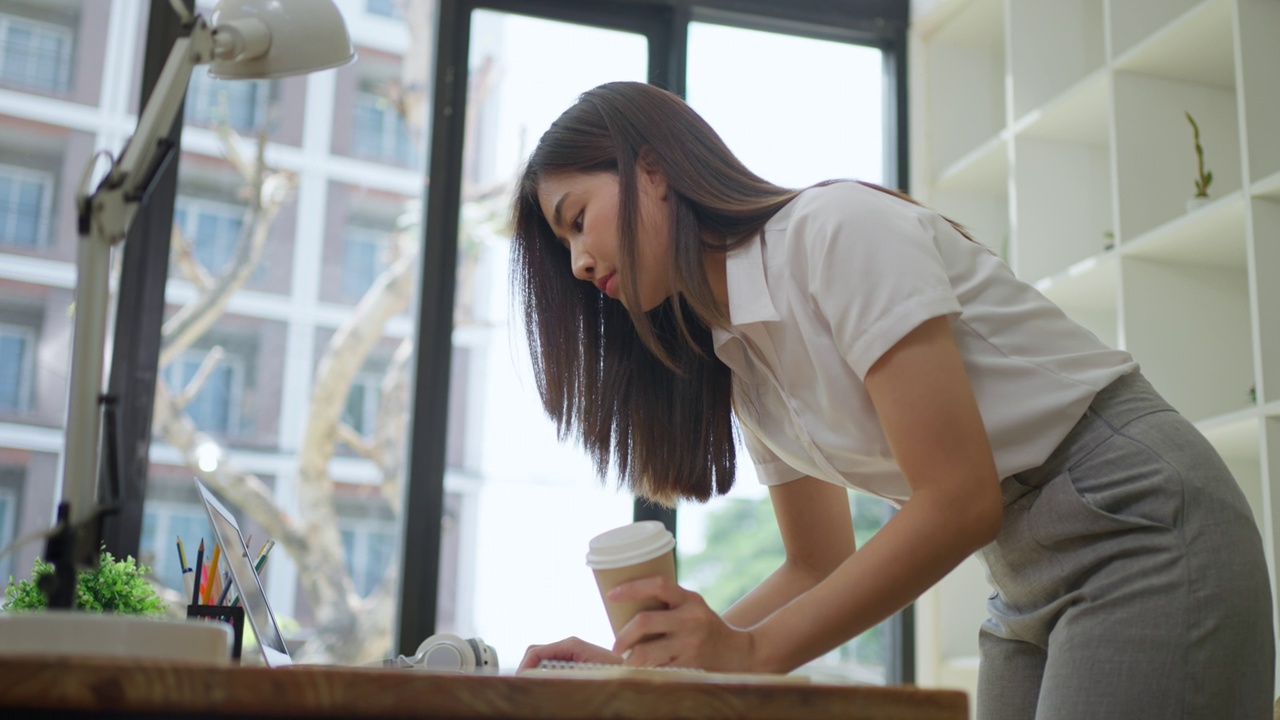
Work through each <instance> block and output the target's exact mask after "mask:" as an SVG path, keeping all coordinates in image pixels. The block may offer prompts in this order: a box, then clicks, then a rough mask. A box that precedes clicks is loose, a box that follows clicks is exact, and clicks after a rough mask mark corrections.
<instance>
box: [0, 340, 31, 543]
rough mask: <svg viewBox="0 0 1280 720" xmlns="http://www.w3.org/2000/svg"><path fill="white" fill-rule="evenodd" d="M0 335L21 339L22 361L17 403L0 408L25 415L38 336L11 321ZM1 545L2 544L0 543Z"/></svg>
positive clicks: (7, 411) (29, 409) (29, 396)
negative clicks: (9, 407) (8, 407)
mask: <svg viewBox="0 0 1280 720" xmlns="http://www.w3.org/2000/svg"><path fill="white" fill-rule="evenodd" d="M0 335H11V336H16V337H18V338H21V339H22V341H23V348H22V361H21V366H20V367H19V368H18V404H17V407H14V408H12V409H3V408H0V410H2V411H3V412H5V413H6V414H7V413H13V414H14V415H25V414H27V413H28V412H30V411H31V405H32V397H31V396H32V393H33V392H34V391H35V388H34V386H33V383H34V382H35V357H34V355H35V353H34V352H33V351H34V350H35V348H36V343H37V340H38V338H37V337H36V331H35V329H34V328H31V327H29V326H26V325H14V324H11V323H0ZM0 547H3V545H0Z"/></svg>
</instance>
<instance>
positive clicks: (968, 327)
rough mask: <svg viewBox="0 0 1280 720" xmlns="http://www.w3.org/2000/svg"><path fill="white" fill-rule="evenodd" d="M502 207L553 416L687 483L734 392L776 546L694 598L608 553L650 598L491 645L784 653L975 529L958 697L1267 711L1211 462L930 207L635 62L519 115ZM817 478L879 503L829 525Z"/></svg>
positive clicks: (1254, 638)
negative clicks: (795, 182)
mask: <svg viewBox="0 0 1280 720" xmlns="http://www.w3.org/2000/svg"><path fill="white" fill-rule="evenodd" d="M514 214H515V232H514V244H513V249H512V259H513V276H514V281H515V283H516V286H517V288H518V294H519V297H520V299H521V301H522V304H523V309H524V318H525V324H526V328H527V332H528V334H529V339H530V345H531V348H532V355H533V363H534V368H535V374H536V376H537V377H538V378H539V391H540V393H541V395H542V399H543V403H544V406H545V407H546V409H547V412H548V413H549V414H550V415H551V417H552V418H554V419H555V421H556V423H557V424H558V427H559V429H560V432H561V435H562V436H570V435H572V436H574V437H575V438H576V439H578V440H579V441H581V442H582V443H583V444H584V445H585V447H586V448H587V449H588V450H589V451H590V452H591V454H592V455H593V457H594V459H595V461H596V464H597V468H598V469H599V470H600V471H601V472H602V474H603V472H604V471H605V470H606V469H607V468H608V467H609V465H610V464H611V463H612V464H615V465H616V467H617V470H618V472H619V474H620V477H621V478H622V480H623V482H625V483H626V484H627V485H629V487H630V488H631V489H632V490H633V491H634V492H635V493H637V494H639V495H641V496H644V497H647V498H650V499H653V500H655V501H658V502H664V503H674V502H675V501H676V500H678V499H680V498H692V499H696V500H706V499H707V498H709V497H711V496H712V495H713V494H718V493H724V492H726V491H728V489H729V487H730V486H731V484H732V482H733V477H734V464H735V458H734V429H733V428H734V419H735V418H736V420H737V421H738V425H739V427H740V430H741V434H742V439H743V440H744V443H745V445H746V447H747V448H748V450H749V451H750V453H751V456H752V459H753V460H754V462H755V464H756V467H757V472H758V474H759V476H760V478H761V479H762V481H763V482H764V483H765V484H766V485H768V486H769V492H770V498H771V500H772V503H773V507H774V511H775V513H776V516H777V520H778V527H779V529H780V531H781V534H782V538H783V543H784V545H785V548H786V561H785V563H784V564H783V565H782V567H780V568H779V569H778V570H777V571H776V572H775V573H774V574H773V575H771V576H770V577H769V578H768V579H766V580H765V581H764V582H763V583H762V584H761V585H760V586H759V587H757V588H756V589H755V590H753V591H752V592H751V593H749V594H748V595H747V596H745V597H744V598H742V599H741V600H740V601H739V602H737V603H736V604H734V605H733V606H732V607H731V608H729V609H728V610H727V611H725V612H724V614H723V615H720V616H718V615H716V613H714V612H713V611H711V610H710V609H709V608H708V607H707V605H706V603H705V602H704V601H703V600H702V598H701V597H699V596H698V595H697V594H696V593H693V592H689V591H687V590H684V589H682V588H680V587H678V586H676V585H674V584H671V583H669V582H665V581H662V580H660V579H657V578H652V579H646V580H639V581H636V582H633V583H629V584H627V585H624V586H622V587H620V588H618V589H617V590H616V591H615V599H618V600H629V599H637V598H642V597H651V598H658V599H660V600H662V601H663V602H665V603H666V605H667V606H668V609H667V610H665V611H656V612H648V613H642V614H640V615H638V616H637V617H636V618H635V619H634V620H633V621H632V622H631V623H630V624H629V625H628V626H626V627H625V628H623V630H622V631H621V632H620V633H619V634H618V637H617V642H616V643H615V645H614V646H613V648H612V649H611V650H606V649H604V648H597V647H594V646H591V645H588V644H587V643H584V642H582V641H579V640H576V639H572V638H571V639H569V640H565V641H562V642H559V643H555V644H552V645H546V646H535V647H533V648H530V650H529V652H528V653H527V654H526V656H525V659H524V661H523V663H522V666H523V667H530V666H533V665H536V664H537V663H538V662H539V661H541V660H543V659H562V660H563V659H567V660H576V661H590V662H623V661H624V658H625V662H626V663H629V664H633V665H676V666H691V667H702V668H706V669H712V670H725V671H768V672H786V671H790V670H792V669H794V668H796V667H798V666H799V665H801V664H803V663H805V662H807V661H809V660H811V659H813V658H815V657H818V656H819V655H821V654H823V653H825V652H827V651H829V650H831V649H832V648H835V647H836V646H838V645H840V644H842V643H844V642H846V641H847V640H849V639H850V638H852V637H854V636H856V635H858V634H859V633H861V632H863V631H865V630H867V629H868V628H871V627H872V626H874V625H875V624H877V623H878V622H880V621H881V620H883V619H885V618H886V617H888V616H890V615H891V614H893V613H894V612H896V611H898V610H900V609H901V608H902V607H904V606H905V605H907V604H909V603H910V602H911V601H913V600H914V599H915V598H916V597H917V596H918V595H919V594H920V593H921V592H923V591H924V590H926V589H927V588H929V587H930V586H931V585H933V584H934V583H935V582H937V581H938V580H939V579H941V578H942V577H943V576H945V575H946V574H947V573H948V572H949V571H950V570H951V569H953V568H954V567H955V566H956V565H957V564H959V563H960V562H961V561H962V560H963V559H964V558H965V557H967V556H968V555H969V554H971V553H974V552H981V554H982V558H983V559H984V561H985V563H986V565H987V567H988V570H989V576H990V578H991V581H992V584H993V586H994V587H995V589H996V593H995V594H994V595H992V597H991V600H990V602H989V609H990V613H991V617H990V618H989V619H988V620H987V621H986V622H985V623H984V624H983V626H982V628H981V630H980V646H981V654H982V665H981V671H980V680H979V689H978V695H979V697H978V706H979V712H980V714H981V715H982V716H983V717H990V718H1030V717H1037V718H1102V717H1126V718H1135V717H1159V718H1175V717H1186V718H1193V717H1194V718H1209V717H1212V718H1225V717H1242V718H1243V717H1264V715H1265V713H1266V712H1267V711H1268V708H1269V707H1270V699H1271V692H1272V683H1273V666H1274V650H1273V647H1272V630H1271V627H1272V620H1271V600H1270V585H1269V583H1268V579H1267V569H1266V566H1265V563H1264V559H1263V554H1262V548H1261V542H1260V538H1259V534H1258V531H1257V528H1256V526H1255V525H1254V522H1253V519H1252V515H1251V513H1250V510H1249V507H1248V506H1247V504H1246V502H1245V500H1244V497H1243V495H1242V494H1241V492H1240V491H1239V489H1238V487H1237V486H1236V484H1235V482H1234V480H1233V479H1232V477H1231V475H1230V473H1229V472H1228V470H1227V469H1226V467H1225V465H1224V464H1223V463H1222V461H1221V459H1220V458H1219V457H1218V456H1217V454H1216V453H1215V452H1214V450H1213V448H1212V447H1211V446H1210V445H1209V444H1208V443H1207V441H1205V440H1204V438H1203V437H1202V436H1200V435H1199V433H1198V432H1197V431H1196V430H1195V429H1194V427H1193V426H1191V425H1190V424H1189V423H1188V422H1187V421H1186V420H1185V419H1184V418H1182V417H1181V416H1180V415H1179V414H1178V413H1177V412H1175V411H1174V410H1172V409H1171V408H1170V407H1169V406H1168V405H1167V404H1165V403H1164V401H1163V400H1161V398H1160V396H1159V395H1158V394H1157V393H1156V392H1155V391H1154V390H1153V389H1152V388H1151V386H1150V385H1149V384H1148V383H1147V382H1146V381H1145V380H1144V379H1143V377H1142V375H1141V374H1140V373H1139V372H1138V366H1137V364H1136V363H1135V362H1134V360H1133V359H1132V358H1131V357H1130V356H1129V355H1128V354H1126V353H1124V352H1121V351H1118V350H1115V349H1111V348H1108V347H1106V346H1105V345H1103V344H1102V343H1100V342H1099V341H1098V340H1097V338H1095V337H1094V336H1093V335H1092V334H1090V333H1089V332H1088V331H1086V330H1084V329H1083V328H1081V327H1080V326H1079V325H1076V324H1075V323H1073V322H1072V321H1071V320H1069V319H1068V318H1067V317H1066V315H1064V314H1063V313H1062V312H1061V311H1060V310H1059V309H1058V308H1057V307H1055V306H1054V305H1053V304H1051V303H1050V302H1049V301H1048V300H1046V299H1045V298H1044V297H1043V296H1041V295H1040V294H1039V293H1037V292H1036V291H1035V290H1034V289H1033V288H1031V287H1030V286H1028V285H1027V284H1025V283H1023V282H1021V281H1019V280H1017V279H1016V278H1014V277H1013V275H1012V273H1011V272H1010V271H1009V269H1008V268H1007V267H1006V266H1005V264H1004V263H1003V262H1002V261H1001V260H1000V259H999V258H998V257H996V256H994V255H993V254H992V253H990V252H989V251H987V250H986V249H985V248H984V247H983V246H981V245H980V244H978V243H976V242H974V241H973V240H972V239H971V238H969V236H968V235H967V234H966V233H965V232H964V231H963V230H962V229H961V228H959V227H958V226H956V225H955V224H953V223H951V222H949V221H948V220H946V219H944V218H941V217H939V216H938V215H936V214H934V213H932V212H930V211H928V210H926V209H924V208H922V207H920V206H919V205H917V204H915V203H913V202H911V201H910V200H908V199H906V198H904V197H901V196H899V195H897V194H895V193H892V192H890V191H887V190H884V189H882V188H876V187H874V186H869V185H865V184H861V183H855V182H834V183H824V184H821V185H818V186H814V187H811V188H807V189H804V190H790V189H785V188H781V187H778V186H776V185H772V184H770V183H768V182H766V181H765V180H762V179H761V178H759V177H757V176H756V175H754V174H753V173H751V172H750V171H749V170H747V169H746V168H745V167H744V166H743V165H742V164H741V163H740V162H738V160H737V159H736V158H735V157H734V156H733V155H732V153H731V152H730V151H729V150H728V148H726V147H725V145H724V144H723V142H722V141H721V140H720V139H719V137H718V136H717V135H716V134H715V132H714V131H713V130H712V129H711V128H710V127H709V126H708V125H707V124H706V123H705V122H704V121H703V120H702V119H701V118H700V117H699V116H698V115H697V114H696V113H695V112H694V111H693V110H692V109H690V108H689V107H688V106H687V105H685V104H684V103H683V102H682V101H681V100H680V99H679V98H678V97H676V96H674V95H672V94H670V93H667V92H665V91H662V90H659V89H657V88H654V87H651V86H648V85H644V84H638V83H610V84H607V85H602V86H600V87H598V88H595V89H593V90H591V91H589V92H587V93H585V94H583V95H582V96H581V98H580V99H579V101H578V102H577V103H576V104H575V105H574V106H573V107H571V108H569V109H568V110H567V111H566V112H565V113H564V114H563V115H562V116H561V117H560V118H559V119H558V120H557V121H556V122H555V123H554V124H553V125H552V126H551V128H550V129H549V130H548V131H547V132H546V134H545V135H544V136H543V137H542V139H541V141H540V142H539V145H538V147H537V149H536V150H535V151H534V153H533V155H532V157H531V158H530V160H529V163H528V165H527V167H526V169H525V172H524V175H523V178H522V181H521V183H520V186H519V188H518V190H517V197H516V200H515V209H514ZM849 489H856V490H861V491H863V492H868V493H871V494H874V495H877V496H880V497H883V498H886V499H888V500H890V501H892V502H894V503H895V504H897V505H899V506H900V508H901V509H900V511H899V512H898V513H897V514H896V515H895V516H894V517H893V518H892V519H891V520H890V521H889V522H888V523H887V524H886V525H885V526H884V528H883V529H881V530H880V532H879V533H877V534H876V535H875V536H874V537H873V538H872V539H871V540H870V541H869V542H868V543H867V544H866V546H865V547H864V548H860V549H858V550H857V552H854V550H855V548H854V542H853V530H852V523H851V520H850V515H849V511H848V502H847V498H846V493H847V491H848V490H849ZM655 636H657V639H650V638H653V637H655ZM641 638H645V639H646V641H645V642H640V639H641ZM1233 713H1234V714H1233Z"/></svg>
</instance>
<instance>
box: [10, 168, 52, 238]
mask: <svg viewBox="0 0 1280 720" xmlns="http://www.w3.org/2000/svg"><path fill="white" fill-rule="evenodd" d="M52 195H53V178H52V177H50V176H49V175H47V174H45V173H42V172H38V171H36V170H29V169H27V168H21V167H15V166H13V165H0V243H7V244H9V245H23V246H26V247H36V246H37V245H41V244H43V243H44V239H45V235H46V233H47V232H48V220H49V204H50V198H51V197H52Z"/></svg>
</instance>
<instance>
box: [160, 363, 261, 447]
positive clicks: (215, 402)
mask: <svg viewBox="0 0 1280 720" xmlns="http://www.w3.org/2000/svg"><path fill="white" fill-rule="evenodd" d="M221 355H222V353H220V352H219V353H218V354H217V356H215V355H213V354H211V353H208V352H188V353H185V354H184V355H183V356H182V357H181V358H179V359H178V360H177V361H175V362H173V363H170V364H169V366H168V367H166V368H165V381H166V382H167V383H168V384H169V387H170V388H171V389H172V390H173V392H175V393H185V392H186V390H185V388H186V387H187V385H188V384H189V383H191V382H192V380H194V379H196V376H197V373H200V372H202V370H203V376H202V377H201V378H200V385H199V389H198V390H197V391H196V392H195V394H194V395H193V396H192V397H191V398H190V399H189V400H188V401H187V404H186V406H185V408H186V412H187V415H188V416H190V417H191V419H192V421H194V422H195V424H196V427H198V428H200V429H201V430H204V431H205V432H212V433H219V434H223V435H226V434H231V433H235V432H236V431H237V418H238V415H239V408H240V403H239V396H240V390H241V382H242V381H241V378H242V376H243V374H244V373H243V370H242V363H241V362H240V361H239V360H238V359H236V358H227V357H221V358H220V359H218V356H221Z"/></svg>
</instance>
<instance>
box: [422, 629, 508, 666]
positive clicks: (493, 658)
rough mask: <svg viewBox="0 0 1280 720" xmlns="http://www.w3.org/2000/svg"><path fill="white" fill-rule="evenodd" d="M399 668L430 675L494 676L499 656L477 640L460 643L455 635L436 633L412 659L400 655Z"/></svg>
mask: <svg viewBox="0 0 1280 720" xmlns="http://www.w3.org/2000/svg"><path fill="white" fill-rule="evenodd" d="M397 660H399V663H398V664H399V665H400V666H401V667H412V668H417V669H419V670H430V671H433V672H462V673H474V672H496V671H497V670H498V653H497V651H496V650H494V649H493V647H492V646H490V645H488V644H486V643H485V641H484V640H481V639H480V638H467V639H466V640H463V639H462V638H460V637H458V636H457V635H450V634H449V633H439V634H437V635H432V636H431V637H429V638H427V639H426V640H423V641H422V644H421V645H419V646H418V652H416V653H414V655H413V657H405V656H404V655H401V656H400V657H399V658H397Z"/></svg>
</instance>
